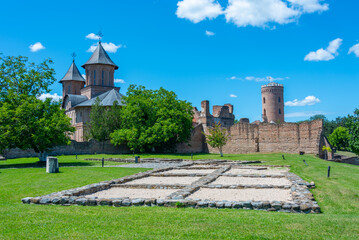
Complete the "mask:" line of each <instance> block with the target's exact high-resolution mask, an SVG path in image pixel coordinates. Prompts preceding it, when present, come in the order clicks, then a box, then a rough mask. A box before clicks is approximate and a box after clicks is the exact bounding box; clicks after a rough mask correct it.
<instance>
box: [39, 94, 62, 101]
mask: <svg viewBox="0 0 359 240" xmlns="http://www.w3.org/2000/svg"><path fill="white" fill-rule="evenodd" d="M46 98H52V100H53V101H60V100H61V99H62V96H59V95H57V93H54V94H50V93H43V94H41V95H40V96H39V97H38V99H40V100H42V101H45V100H46Z"/></svg>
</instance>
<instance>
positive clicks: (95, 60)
mask: <svg viewBox="0 0 359 240" xmlns="http://www.w3.org/2000/svg"><path fill="white" fill-rule="evenodd" d="M93 64H104V65H111V66H114V67H115V69H118V66H117V65H116V64H115V63H114V62H113V61H112V60H111V58H110V57H109V56H108V54H107V52H106V51H105V49H104V48H103V46H102V44H101V41H100V42H99V43H98V45H97V48H96V50H95V51H94V52H93V53H92V56H91V57H90V59H89V60H87V62H86V63H85V64H84V65H82V67H83V68H85V67H86V65H93Z"/></svg>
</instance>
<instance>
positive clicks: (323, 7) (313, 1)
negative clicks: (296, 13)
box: [288, 0, 329, 13]
mask: <svg viewBox="0 0 359 240" xmlns="http://www.w3.org/2000/svg"><path fill="white" fill-rule="evenodd" d="M288 2H290V3H291V4H292V6H293V7H296V8H299V9H300V10H301V11H302V12H304V13H314V12H323V11H327V10H329V5H328V4H327V3H324V4H321V2H323V0H288Z"/></svg>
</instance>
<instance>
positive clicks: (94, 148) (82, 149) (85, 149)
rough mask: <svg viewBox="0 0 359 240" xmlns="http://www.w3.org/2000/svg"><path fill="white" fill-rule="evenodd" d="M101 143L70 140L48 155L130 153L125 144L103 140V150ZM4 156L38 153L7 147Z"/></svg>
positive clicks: (27, 155)
mask: <svg viewBox="0 0 359 240" xmlns="http://www.w3.org/2000/svg"><path fill="white" fill-rule="evenodd" d="M102 149H103V148H102V143H100V142H96V141H94V140H91V141H89V142H76V141H71V144H70V145H66V146H57V147H54V148H53V149H51V151H50V152H48V155H52V156H59V155H76V154H95V153H103V152H105V153H107V154H124V153H131V151H130V150H129V149H128V148H127V147H126V146H118V147H115V146H114V145H112V144H111V142H105V144H104V150H102ZM5 154H6V158H8V159H11V158H22V157H37V156H38V154H37V153H36V152H34V151H33V150H30V149H28V150H21V149H18V148H14V149H9V150H7V151H6V153H5Z"/></svg>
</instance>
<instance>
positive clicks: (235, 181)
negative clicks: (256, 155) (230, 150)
mask: <svg viewBox="0 0 359 240" xmlns="http://www.w3.org/2000/svg"><path fill="white" fill-rule="evenodd" d="M211 184H213V185H216V184H221V185H239V184H244V185H256V184H261V185H270V186H290V185H292V183H291V182H290V181H289V180H288V179H286V178H253V177H219V178H217V179H216V181H214V182H212V183H211Z"/></svg>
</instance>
